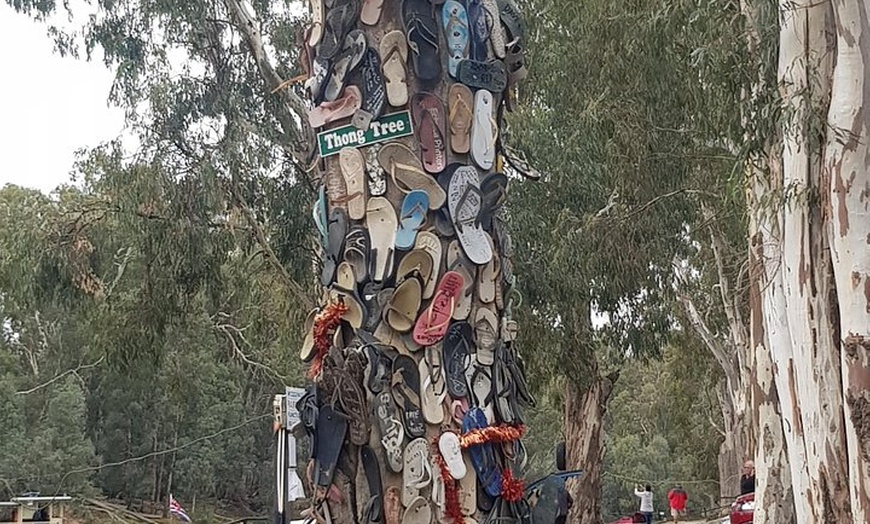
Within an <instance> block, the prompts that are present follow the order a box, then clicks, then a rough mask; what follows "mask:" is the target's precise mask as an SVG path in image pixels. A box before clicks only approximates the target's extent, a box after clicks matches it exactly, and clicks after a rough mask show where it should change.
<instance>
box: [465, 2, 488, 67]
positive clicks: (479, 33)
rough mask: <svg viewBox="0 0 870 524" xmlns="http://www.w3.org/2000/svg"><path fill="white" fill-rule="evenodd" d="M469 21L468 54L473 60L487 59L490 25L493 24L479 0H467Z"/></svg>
mask: <svg viewBox="0 0 870 524" xmlns="http://www.w3.org/2000/svg"><path fill="white" fill-rule="evenodd" d="M466 9H467V11H468V22H469V33H470V35H469V36H470V38H469V56H470V57H471V58H472V59H473V60H480V61H483V60H486V59H487V45H486V43H487V42H488V41H489V34H490V27H492V26H493V23H492V20H491V19H490V18H489V13H488V12H487V10H486V9H484V7H483V4H482V3H481V0H467V2H466Z"/></svg>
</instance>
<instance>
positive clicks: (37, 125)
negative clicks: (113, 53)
mask: <svg viewBox="0 0 870 524" xmlns="http://www.w3.org/2000/svg"><path fill="white" fill-rule="evenodd" d="M0 71H2V73H0V78H2V80H0V187H2V186H4V185H6V184H8V183H11V184H17V185H21V186H25V187H30V188H35V189H39V190H41V191H43V192H46V193H48V192H50V191H51V190H53V189H54V188H56V187H57V186H58V185H60V184H62V183H64V182H66V181H68V180H69V178H70V171H71V170H72V166H73V162H74V160H75V152H76V150H78V149H80V148H87V147H94V146H96V145H99V144H100V143H102V142H105V141H108V140H111V139H113V138H115V137H117V136H118V135H119V134H120V133H121V131H122V130H123V129H124V115H123V112H122V111H121V110H120V109H118V108H114V107H109V105H108V102H107V100H108V96H109V89H110V88H111V85H112V73H111V72H110V71H109V70H108V69H107V68H106V67H105V66H104V65H103V64H102V62H100V61H97V62H90V63H89V62H85V61H84V60H77V59H75V58H72V57H65V58H62V57H60V56H59V55H56V54H55V53H54V52H53V50H52V42H51V39H50V38H49V37H48V36H47V35H46V27H45V26H44V25H42V24H39V23H36V22H34V21H32V20H31V19H30V18H28V17H27V16H25V15H20V14H17V13H16V12H15V11H13V10H12V8H11V7H9V6H8V5H7V4H6V3H5V2H0Z"/></svg>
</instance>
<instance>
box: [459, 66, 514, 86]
mask: <svg viewBox="0 0 870 524" xmlns="http://www.w3.org/2000/svg"><path fill="white" fill-rule="evenodd" d="M456 77H457V78H458V79H459V81H460V82H462V83H463V84H465V85H467V86H468V87H471V88H474V89H486V90H487V91H489V92H491V93H495V94H498V93H501V92H502V91H504V90H505V88H506V87H507V81H508V78H507V69H505V66H504V62H502V61H501V60H487V61H486V62H481V61H477V60H462V61H460V62H459V66H458V67H457V68H456Z"/></svg>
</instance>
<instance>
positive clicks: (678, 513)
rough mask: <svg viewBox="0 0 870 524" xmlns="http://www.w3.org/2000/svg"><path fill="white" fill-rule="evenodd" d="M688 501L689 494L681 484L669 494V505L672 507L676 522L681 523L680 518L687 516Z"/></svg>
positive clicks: (672, 514) (672, 515)
mask: <svg viewBox="0 0 870 524" xmlns="http://www.w3.org/2000/svg"><path fill="white" fill-rule="evenodd" d="M687 500H689V494H688V493H686V490H684V489H683V486H681V485H679V484H677V487H675V488H674V489H672V490H670V491H669V492H668V504H670V506H671V517H673V518H674V522H679V521H680V517H682V516H683V515H685V514H686V501H687Z"/></svg>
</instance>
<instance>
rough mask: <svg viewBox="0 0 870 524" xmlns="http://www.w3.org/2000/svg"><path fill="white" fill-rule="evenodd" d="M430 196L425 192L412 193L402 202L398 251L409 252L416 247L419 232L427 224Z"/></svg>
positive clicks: (397, 237) (397, 232)
mask: <svg viewBox="0 0 870 524" xmlns="http://www.w3.org/2000/svg"><path fill="white" fill-rule="evenodd" d="M428 212H429V195H428V194H427V193H426V192H425V191H419V190H418V191H411V192H410V193H408V194H407V195H405V200H404V201H403V202H402V212H401V214H400V215H399V229H398V230H397V231H396V249H398V250H400V251H408V250H409V249H411V248H412V247H414V242H415V241H416V239H417V231H418V230H419V229H420V228H421V227H422V226H423V224H424V223H426V214H427V213H428Z"/></svg>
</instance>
